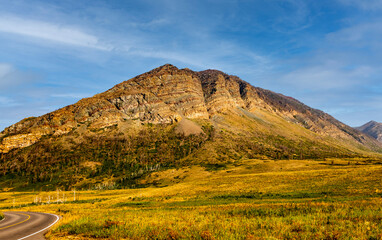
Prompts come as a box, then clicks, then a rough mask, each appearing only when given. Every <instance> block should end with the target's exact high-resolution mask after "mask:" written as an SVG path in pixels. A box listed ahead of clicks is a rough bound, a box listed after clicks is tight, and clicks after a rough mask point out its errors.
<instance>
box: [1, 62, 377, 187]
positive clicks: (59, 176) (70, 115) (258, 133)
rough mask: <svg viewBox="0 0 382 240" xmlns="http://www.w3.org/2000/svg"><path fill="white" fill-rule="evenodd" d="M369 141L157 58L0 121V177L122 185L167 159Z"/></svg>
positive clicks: (178, 161)
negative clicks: (62, 102) (10, 121)
mask: <svg viewBox="0 0 382 240" xmlns="http://www.w3.org/2000/svg"><path fill="white" fill-rule="evenodd" d="M376 151H381V144H380V143H379V142H378V141H376V140H375V139H373V138H371V137H369V136H367V135H365V134H363V133H362V132H360V131H358V130H355V129H353V128H351V127H349V126H347V125H345V124H343V123H341V122H339V121H338V120H336V119H334V118H333V117H332V116H330V115H328V114H326V113H324V112H322V111H320V110H316V109H313V108H310V107H308V106H306V105H304V104H303V103H301V102H299V101H298V100H296V99H294V98H292V97H287V96H284V95H282V94H279V93H274V92H272V91H269V90H265V89H261V88H258V87H253V86H251V85H250V84H249V83H247V82H245V81H243V80H241V79H240V78H238V77H236V76H231V75H227V74H225V73H223V72H221V71H217V70H205V71H201V72H195V71H192V70H190V69H178V68H176V67H175V66H173V65H170V64H166V65H164V66H161V67H159V68H156V69H154V70H152V71H150V72H147V73H144V74H142V75H139V76H137V77H134V78H132V79H130V80H128V81H125V82H122V83H120V84H118V85H116V86H114V87H113V88H111V89H109V90H108V91H106V92H104V93H100V94H97V95H95V96H93V97H90V98H85V99H82V100H80V101H79V102H77V103H75V104H73V105H70V106H67V107H64V108H61V109H59V110H56V111H54V112H51V113H48V114H45V115H43V116H40V117H31V118H27V119H24V120H22V121H20V122H18V123H16V124H14V125H12V126H10V127H8V128H6V129H5V130H4V131H3V132H1V134H0V152H1V153H0V158H1V163H0V173H1V176H3V177H2V178H3V179H0V185H1V184H2V185H3V186H7V187H10V186H17V187H28V186H31V185H33V186H36V184H37V185H38V184H41V186H44V187H45V186H57V185H59V186H63V187H66V188H68V187H71V186H77V187H87V186H91V185H93V184H94V183H100V182H104V181H108V182H112V183H113V184H114V185H118V186H130V187H131V186H134V180H135V179H137V178H139V177H141V176H143V175H145V174H147V173H149V172H152V171H158V170H161V169H166V168H170V167H179V166H185V165H191V164H199V165H202V166H223V165H224V164H227V163H235V162H237V161H240V159H251V158H260V159H268V158H271V159H303V158H310V159H319V158H325V157H364V156H365V157H369V156H376V155H377V153H375V152H376ZM378 156H379V155H378ZM14 179H17V180H14ZM105 179H107V180H105ZM17 182H18V183H17ZM21 183H22V184H21ZM15 184H16V185H15ZM17 184H19V185H17ZM20 184H21V185H20Z"/></svg>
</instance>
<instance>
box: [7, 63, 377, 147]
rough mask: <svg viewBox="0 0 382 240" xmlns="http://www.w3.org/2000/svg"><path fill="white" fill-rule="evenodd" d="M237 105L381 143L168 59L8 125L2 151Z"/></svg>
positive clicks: (279, 98) (231, 79) (288, 101)
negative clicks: (132, 122)
mask: <svg viewBox="0 0 382 240" xmlns="http://www.w3.org/2000/svg"><path fill="white" fill-rule="evenodd" d="M236 109H244V110H245V111H248V112H256V111H257V110H262V111H266V112H268V113H270V114H274V115H277V116H279V117H281V118H283V119H285V120H286V121H288V122H291V123H294V124H298V125H301V126H303V127H304V128H306V129H309V130H311V131H313V132H316V133H318V134H321V135H325V136H332V137H335V138H341V139H347V140H349V141H355V142H358V143H360V144H363V145H365V146H368V147H369V148H372V147H375V146H377V144H376V143H375V142H373V140H372V139H371V138H369V137H367V136H365V135H364V134H362V133H360V132H359V131H357V130H354V129H352V128H350V127H348V126H346V125H345V124H343V123H341V122H339V121H337V120H336V119H334V118H333V117H331V116H330V115H328V114H326V113H324V112H322V111H319V110H316V109H312V108H310V107H308V106H306V105H304V104H302V103H301V102H299V101H297V100H295V99H293V98H290V97H286V96H283V95H281V94H277V93H274V92H272V91H268V90H264V89H261V88H256V87H253V86H251V85H250V84H248V83H247V82H244V81H243V80H241V79H239V78H238V77H236V76H230V75H227V74H224V73H222V72H220V71H216V70H206V71H201V72H194V71H191V70H189V69H178V68H176V67H175V66H172V65H169V64H167V65H164V66H161V67H159V68H157V69H154V70H152V71H150V72H147V73H145V74H142V75H139V76H137V77H135V78H132V79H130V80H128V81H125V82H122V83H120V84H118V85H116V86H115V87H113V88H111V89H110V90H108V91H106V92H104V93H101V94H98V95H95V96H94V97H91V98H86V99H82V100H80V101H79V102H77V103H76V104H73V105H70V106H67V107H64V108H62V109H59V110H57V111H54V112H52V113H48V114H46V115H43V116H41V117H37V118H29V119H25V120H23V121H21V122H19V123H16V124H14V125H12V126H10V127H8V128H6V129H5V130H4V131H3V132H2V133H1V135H0V141H1V142H0V152H4V153H5V152H8V151H10V150H11V149H14V148H22V147H26V146H29V145H31V144H33V143H35V142H37V141H39V139H40V138H41V137H42V136H44V135H62V134H66V133H69V132H71V131H73V130H74V129H76V128H77V127H78V126H80V125H86V127H87V128H88V129H101V128H105V127H109V126H113V125H116V124H118V123H120V122H123V121H126V120H136V121H140V122H142V123H152V124H172V123H175V122H179V121H180V120H181V119H182V118H188V119H213V117H214V116H215V115H218V114H220V113H222V112H227V111H228V112H231V114H234V113H233V112H234V111H235V110H236Z"/></svg>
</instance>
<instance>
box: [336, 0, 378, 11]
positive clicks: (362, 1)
mask: <svg viewBox="0 0 382 240" xmlns="http://www.w3.org/2000/svg"><path fill="white" fill-rule="evenodd" d="M339 2H341V3H342V4H344V5H350V6H356V7H358V8H361V9H364V10H380V9H382V0H339Z"/></svg>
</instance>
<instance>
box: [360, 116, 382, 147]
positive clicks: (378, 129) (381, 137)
mask: <svg viewBox="0 0 382 240" xmlns="http://www.w3.org/2000/svg"><path fill="white" fill-rule="evenodd" d="M356 129H358V130H359V131H361V132H363V133H366V134H368V135H370V136H372V137H373V138H375V139H377V140H378V141H379V142H382V123H379V122H375V121H370V122H368V123H366V124H364V125H362V126H361V127H357V128H356Z"/></svg>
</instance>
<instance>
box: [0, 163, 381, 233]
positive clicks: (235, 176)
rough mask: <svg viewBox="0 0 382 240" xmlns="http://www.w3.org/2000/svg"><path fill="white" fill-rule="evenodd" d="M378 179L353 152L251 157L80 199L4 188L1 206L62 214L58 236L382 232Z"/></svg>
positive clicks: (374, 168)
mask: <svg viewBox="0 0 382 240" xmlns="http://www.w3.org/2000/svg"><path fill="white" fill-rule="evenodd" d="M381 176H382V165H378V164H375V165H373V164H367V163H366V162H360V161H358V160H354V159H329V160H326V161H311V160H301V161H296V160H295V161H293V160H289V161H286V160H285V161H270V160H265V161H264V160H246V161H242V162H240V164H236V165H235V166H233V165H230V166H227V167H226V168H225V169H221V170H215V171H207V170H206V169H204V168H202V167H187V168H181V169H170V170H166V171H163V172H157V173H152V174H151V175H150V176H147V177H146V178H145V179H144V180H142V183H144V184H151V185H152V186H151V187H148V188H142V189H121V190H104V191H76V199H75V200H76V201H74V192H73V191H66V192H64V191H59V190H58V191H53V192H36V191H35V192H11V191H8V192H2V193H0V208H2V209H3V210H2V211H8V210H13V209H14V210H26V211H42V212H51V213H56V214H59V215H61V216H62V217H63V218H62V220H61V221H60V222H59V223H58V224H57V225H56V226H54V227H53V229H52V231H51V232H50V233H49V234H48V236H47V237H48V239H55V240H56V239H99V238H104V239H382V231H381V229H382V221H381V220H382V181H380V179H381ZM154 186H156V187H154ZM49 199H50V204H47V201H48V200H49Z"/></svg>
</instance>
